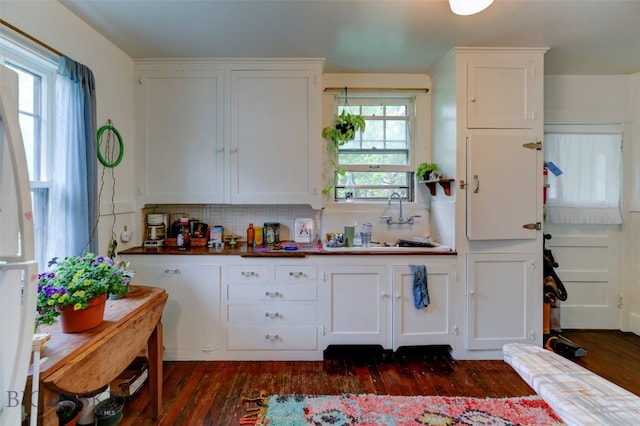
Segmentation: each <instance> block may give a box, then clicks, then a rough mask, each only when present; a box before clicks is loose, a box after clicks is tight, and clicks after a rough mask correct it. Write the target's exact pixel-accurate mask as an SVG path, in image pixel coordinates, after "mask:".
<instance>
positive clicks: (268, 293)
mask: <svg viewBox="0 0 640 426" xmlns="http://www.w3.org/2000/svg"><path fill="white" fill-rule="evenodd" d="M264 295H265V296H269V297H282V293H280V292H279V291H267V292H265V293H264Z"/></svg>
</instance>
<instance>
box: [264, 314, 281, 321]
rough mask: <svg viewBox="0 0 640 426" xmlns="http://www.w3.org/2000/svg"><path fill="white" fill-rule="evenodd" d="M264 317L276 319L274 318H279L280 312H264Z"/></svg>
mask: <svg viewBox="0 0 640 426" xmlns="http://www.w3.org/2000/svg"><path fill="white" fill-rule="evenodd" d="M264 316H265V317H268V318H271V319H276V318H280V312H265V313H264Z"/></svg>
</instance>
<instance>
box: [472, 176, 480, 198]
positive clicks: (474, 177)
mask: <svg viewBox="0 0 640 426" xmlns="http://www.w3.org/2000/svg"><path fill="white" fill-rule="evenodd" d="M473 180H475V181H476V188H475V189H474V190H473V193H474V194H477V193H478V192H479V191H480V179H478V175H473Z"/></svg>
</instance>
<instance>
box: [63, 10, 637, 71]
mask: <svg viewBox="0 0 640 426" xmlns="http://www.w3.org/2000/svg"><path fill="white" fill-rule="evenodd" d="M59 1H60V2H61V3H62V4H63V5H64V6H66V7H67V8H68V9H70V10H71V11H72V12H73V13H75V14H76V15H78V16H79V17H80V18H82V19H83V20H84V21H86V22H87V23H88V24H89V25H91V26H92V27H94V28H95V29H96V30H98V31H99V32H100V33H102V34H103V35H104V36H105V37H107V38H108V39H109V40H111V41H112V42H113V43H115V44H116V45H117V46H119V47H120V48H121V49H122V50H123V51H125V52H126V53H127V54H128V55H130V56H131V57H132V58H136V59H137V58H263V57H281V58H295V57H307V58H326V62H325V67H324V71H325V72H380V73H414V72H427V73H428V72H430V71H431V70H433V68H434V67H435V66H436V65H437V64H438V62H439V61H440V60H442V58H443V57H444V56H445V55H446V54H447V53H448V52H449V51H450V50H451V49H452V48H454V47H456V46H488V47H549V48H551V50H549V52H548V53H547V54H546V56H545V72H546V73H547V74H632V73H635V72H640V0H495V1H494V3H493V5H491V6H490V7H489V8H488V9H487V10H485V11H484V12H482V13H480V14H477V15H473V16H457V15H454V14H453V13H452V12H451V10H450V9H449V5H448V1H447V0H378V1H374V0H59Z"/></svg>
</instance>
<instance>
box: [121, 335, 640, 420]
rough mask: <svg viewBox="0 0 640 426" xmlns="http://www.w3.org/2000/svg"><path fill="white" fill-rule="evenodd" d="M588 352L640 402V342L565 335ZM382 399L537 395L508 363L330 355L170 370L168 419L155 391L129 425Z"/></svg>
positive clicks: (438, 352) (364, 352)
mask: <svg viewBox="0 0 640 426" xmlns="http://www.w3.org/2000/svg"><path fill="white" fill-rule="evenodd" d="M563 335H564V336H565V337H567V338H569V339H570V340H572V341H573V342H574V343H577V344H579V345H581V346H583V347H584V348H585V349H587V356H586V357H583V358H576V359H575V360H576V362H577V363H578V364H580V365H582V366H584V367H585V368H587V369H589V370H591V371H593V372H595V373H596V374H599V375H601V376H603V377H604V378H606V379H608V380H610V381H612V382H614V383H616V384H618V385H620V386H622V387H623V388H625V389H627V390H629V391H631V392H634V393H635V394H637V395H640V370H639V369H638V365H640V336H636V335H634V334H632V333H623V332H618V331H577V330H572V331H565V332H564V333H563ZM262 389H264V390H266V391H267V392H268V393H269V394H275V393H278V394H292V393H300V394H302V393H306V394H339V393H342V392H345V393H375V394H389V395H448V396H472V397H509V396H524V395H532V394H534V393H535V392H534V391H533V390H532V389H531V388H530V387H529V386H528V385H527V384H526V383H525V382H524V381H523V380H522V379H521V378H520V376H518V374H517V373H516V372H515V371H514V370H513V369H512V368H511V367H510V366H509V365H508V364H506V363H505V362H503V361H456V360H452V359H451V358H450V357H449V356H448V353H447V351H446V350H445V349H444V348H430V349H429V350H425V349H421V350H400V351H398V352H397V353H394V354H390V353H382V352H380V351H376V350H372V349H370V348H364V349H363V348H353V349H352V350H349V351H346V350H342V349H341V350H339V351H331V352H329V353H327V354H326V356H325V360H324V361H317V362H306V361H305V362H288V361H281V362H248V361H233V362H228V361H224V362H212V361H210V362H191V361H189V362H165V363H164V385H163V390H164V401H163V409H164V414H163V416H162V418H161V419H159V420H158V421H154V420H151V408H150V405H149V393H148V386H145V387H144V388H143V389H142V390H141V391H140V392H139V393H138V394H137V395H135V397H134V398H132V399H131V400H130V401H128V402H127V404H126V406H125V417H124V419H123V421H122V423H121V425H123V426H128V425H186V426H191V425H221V426H229V425H238V424H239V418H240V417H241V416H242V415H243V414H244V413H245V409H246V408H247V407H249V406H250V405H249V404H246V403H243V402H242V396H256V395H257V394H258V393H259V392H260V390H262Z"/></svg>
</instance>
